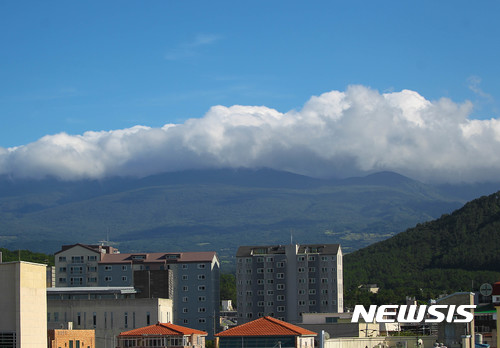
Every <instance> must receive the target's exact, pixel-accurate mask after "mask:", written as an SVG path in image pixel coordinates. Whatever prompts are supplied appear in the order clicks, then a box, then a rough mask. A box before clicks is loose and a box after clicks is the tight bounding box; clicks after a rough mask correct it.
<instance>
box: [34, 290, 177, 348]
mask: <svg viewBox="0 0 500 348" xmlns="http://www.w3.org/2000/svg"><path fill="white" fill-rule="evenodd" d="M80 296H83V295H80ZM44 319H46V320H44V321H45V323H46V325H47V327H48V329H61V328H67V323H68V322H71V323H72V326H73V328H74V329H79V330H88V329H91V330H95V344H96V347H97V348H106V347H116V342H115V340H116V336H118V335H119V334H120V333H121V332H123V331H127V330H130V329H135V328H140V327H144V326H148V325H152V324H153V323H157V322H171V321H172V320H173V305H172V300H170V299H161V298H141V299H137V298H107V299H49V300H48V301H47V312H46V313H45V314H44ZM75 348H76V347H75Z"/></svg>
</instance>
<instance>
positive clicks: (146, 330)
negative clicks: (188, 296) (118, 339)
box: [120, 323, 207, 336]
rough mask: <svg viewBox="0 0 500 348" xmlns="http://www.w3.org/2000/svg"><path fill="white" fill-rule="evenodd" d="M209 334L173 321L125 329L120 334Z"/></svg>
mask: <svg viewBox="0 0 500 348" xmlns="http://www.w3.org/2000/svg"><path fill="white" fill-rule="evenodd" d="M193 334H198V335H207V333H206V332H205V331H200V330H195V329H190V328H188V327H184V326H179V325H174V324H171V323H166V324H162V323H157V324H155V325H150V326H146V327H141V328H139V329H134V330H130V331H125V332H122V333H121V334H120V336H142V335H158V336H187V335H193Z"/></svg>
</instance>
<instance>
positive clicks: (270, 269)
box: [266, 268, 274, 273]
mask: <svg viewBox="0 0 500 348" xmlns="http://www.w3.org/2000/svg"><path fill="white" fill-rule="evenodd" d="M266 272H267V273H273V272H274V269H272V268H268V269H267V270H266Z"/></svg>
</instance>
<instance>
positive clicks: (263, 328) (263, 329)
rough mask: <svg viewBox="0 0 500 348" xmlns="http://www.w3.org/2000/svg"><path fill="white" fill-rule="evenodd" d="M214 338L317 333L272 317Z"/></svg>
mask: <svg viewBox="0 0 500 348" xmlns="http://www.w3.org/2000/svg"><path fill="white" fill-rule="evenodd" d="M215 336H218V337H232V336H317V333H316V332H312V331H309V330H306V329H303V328H301V327H299V326H296V325H292V324H290V323H287V322H284V321H281V320H278V319H274V318H272V317H262V318H259V319H256V320H254V321H251V322H249V323H245V324H242V325H239V326H236V327H234V328H232V329H229V330H226V331H222V332H219V333H218V334H216V335H215Z"/></svg>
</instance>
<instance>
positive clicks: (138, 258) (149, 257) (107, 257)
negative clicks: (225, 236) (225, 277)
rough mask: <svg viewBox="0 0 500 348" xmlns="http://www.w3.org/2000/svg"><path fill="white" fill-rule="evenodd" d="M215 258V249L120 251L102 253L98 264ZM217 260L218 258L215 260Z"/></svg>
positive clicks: (197, 260)
mask: <svg viewBox="0 0 500 348" xmlns="http://www.w3.org/2000/svg"><path fill="white" fill-rule="evenodd" d="M214 258H216V259H217V253H216V252H215V251H193V252H179V253H121V254H104V255H102V256H101V261H99V263H100V264H108V263H159V264H166V263H178V262H180V263H182V262H212V261H213V259H214ZM217 261H218V260H217Z"/></svg>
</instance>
